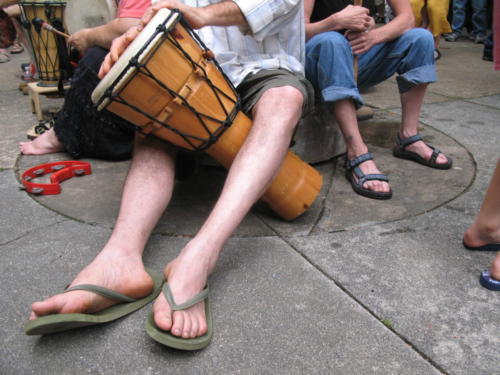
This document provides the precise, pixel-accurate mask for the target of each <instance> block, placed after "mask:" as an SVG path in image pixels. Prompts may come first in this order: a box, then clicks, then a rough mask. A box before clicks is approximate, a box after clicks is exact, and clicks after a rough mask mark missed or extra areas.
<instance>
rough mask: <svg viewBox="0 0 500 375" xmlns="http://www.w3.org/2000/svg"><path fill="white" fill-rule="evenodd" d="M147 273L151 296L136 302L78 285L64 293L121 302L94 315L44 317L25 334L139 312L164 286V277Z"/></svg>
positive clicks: (25, 330)
mask: <svg viewBox="0 0 500 375" xmlns="http://www.w3.org/2000/svg"><path fill="white" fill-rule="evenodd" d="M146 272H147V273H148V274H149V275H150V276H151V278H152V279H153V282H154V287H153V291H152V292H151V294H149V295H147V296H146V297H144V298H141V299H138V300H136V299H134V298H130V297H127V296H125V295H123V294H120V293H117V292H115V291H113V290H110V289H106V288H103V287H100V286H97V285H88V284H84V285H76V286H74V287H71V288H68V289H66V290H65V291H64V292H69V291H73V290H87V291H90V292H94V293H97V294H100V295H102V296H104V297H106V298H109V299H113V300H116V301H119V302H120V303H119V304H117V305H113V306H110V307H108V308H107V309H104V310H102V311H99V312H96V313H93V314H83V313H73V314H53V315H46V316H42V317H40V318H38V319H35V320H30V321H29V322H28V323H27V324H26V326H25V328H24V332H25V333H26V334H27V335H30V336H33V335H45V334H49V333H56V332H62V331H66V330H69V329H74V328H80V327H85V326H90V325H96V324H102V323H109V322H111V321H113V320H116V319H119V318H121V317H123V316H125V315H128V314H130V313H132V312H134V311H136V310H139V309H140V308H141V307H143V306H144V305H146V304H148V303H149V302H151V301H152V300H153V299H155V298H156V297H157V296H158V294H160V292H161V286H162V285H163V275H161V274H159V273H157V272H154V271H153V270H150V269H147V268H146Z"/></svg>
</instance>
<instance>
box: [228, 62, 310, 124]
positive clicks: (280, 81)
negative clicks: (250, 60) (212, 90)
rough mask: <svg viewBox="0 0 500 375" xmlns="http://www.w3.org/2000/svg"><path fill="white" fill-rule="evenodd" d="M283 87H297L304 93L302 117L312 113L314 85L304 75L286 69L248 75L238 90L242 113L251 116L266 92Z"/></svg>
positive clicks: (262, 71)
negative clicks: (254, 107)
mask: <svg viewBox="0 0 500 375" xmlns="http://www.w3.org/2000/svg"><path fill="white" fill-rule="evenodd" d="M282 86H292V87H295V88H296V89H297V90H299V91H300V92H301V93H302V96H303V97H304V104H303V105H302V117H304V116H305V115H307V114H308V113H309V112H310V111H312V109H313V107H314V88H313V86H312V84H311V83H310V82H309V81H308V80H307V79H306V78H305V77H304V76H303V75H301V74H298V73H292V72H290V71H288V70H285V69H269V70H261V71H259V72H257V73H251V74H249V75H247V76H246V77H245V79H243V81H242V82H241V83H240V84H239V85H238V87H237V88H236V91H237V92H238V94H239V96H240V100H241V109H242V111H243V112H245V114H247V115H248V116H250V115H251V112H252V108H253V106H254V105H255V104H256V103H257V101H258V100H259V98H260V97H261V96H262V94H263V93H264V92H265V91H266V90H268V89H270V88H273V87H282Z"/></svg>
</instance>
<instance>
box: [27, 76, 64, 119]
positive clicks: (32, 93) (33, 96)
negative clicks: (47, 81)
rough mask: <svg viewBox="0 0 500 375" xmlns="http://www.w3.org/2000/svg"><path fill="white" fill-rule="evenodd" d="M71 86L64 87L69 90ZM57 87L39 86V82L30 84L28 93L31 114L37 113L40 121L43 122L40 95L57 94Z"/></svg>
mask: <svg viewBox="0 0 500 375" xmlns="http://www.w3.org/2000/svg"><path fill="white" fill-rule="evenodd" d="M69 86H70V85H69V84H66V85H65V86H64V89H68V88H69ZM57 90H58V89H57V86H50V87H44V86H38V82H30V83H28V93H29V98H30V103H31V112H33V113H36V118H37V119H38V121H42V120H43V114H42V107H41V105H40V94H44V95H46V94H50V93H55V92H57Z"/></svg>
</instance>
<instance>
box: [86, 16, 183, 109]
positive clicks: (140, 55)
mask: <svg viewBox="0 0 500 375" xmlns="http://www.w3.org/2000/svg"><path fill="white" fill-rule="evenodd" d="M180 18H181V15H180V13H179V12H173V11H171V10H170V9H167V8H163V9H160V10H159V11H158V12H157V13H156V14H155V16H154V17H153V18H152V19H151V21H149V22H148V24H147V25H146V27H145V28H144V29H143V30H142V31H141V33H140V34H139V35H138V36H137V37H136V38H135V39H134V40H133V41H132V43H130V45H129V46H128V47H127V48H126V49H125V51H124V52H123V54H122V55H121V56H120V58H119V59H118V61H116V63H115V64H114V65H113V66H112V67H111V69H110V70H109V72H108V73H107V74H106V75H105V76H104V78H103V79H102V80H101V82H99V84H98V85H97V87H96V88H95V89H94V91H93V92H92V96H91V99H92V102H93V103H94V105H97V110H98V111H101V110H102V109H104V108H106V107H107V106H108V104H109V103H110V102H111V99H110V97H109V96H106V95H107V94H111V95H113V94H114V93H116V92H117V91H121V89H122V88H123V86H124V85H125V84H127V83H128V81H129V80H130V78H131V77H132V74H133V73H135V72H136V70H137V68H136V67H135V66H133V65H132V64H131V63H130V61H131V60H132V59H136V60H137V62H138V63H139V64H140V63H142V61H143V60H144V58H145V57H146V56H148V55H149V52H150V51H151V50H152V49H153V48H155V47H156V45H157V44H158V42H159V41H160V40H161V39H162V37H163V35H164V33H165V32H164V31H162V32H158V30H157V27H158V25H160V24H162V23H163V24H165V26H166V27H167V29H168V30H170V28H171V26H172V25H173V24H176V23H177V22H178V21H179V20H180ZM155 33H156V35H155ZM153 36H155V37H154V39H152V40H151V41H150V43H149V45H148V46H146V48H144V50H143V51H142V52H141V48H143V47H144V43H145V42H147V41H149V40H150V39H151V38H152V37H153ZM110 88H111V89H112V91H111V92H109V89H110Z"/></svg>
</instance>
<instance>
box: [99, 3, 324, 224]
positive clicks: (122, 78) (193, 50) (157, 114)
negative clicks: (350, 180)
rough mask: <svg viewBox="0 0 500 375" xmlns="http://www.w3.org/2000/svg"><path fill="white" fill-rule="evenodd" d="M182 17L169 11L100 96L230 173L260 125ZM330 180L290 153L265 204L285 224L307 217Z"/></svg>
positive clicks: (102, 102) (129, 52)
mask: <svg viewBox="0 0 500 375" xmlns="http://www.w3.org/2000/svg"><path fill="white" fill-rule="evenodd" d="M181 18H182V17H181V15H180V13H179V12H178V11H170V10H168V9H161V10H160V11H159V12H158V13H157V14H156V15H155V16H154V17H153V19H152V20H151V21H150V22H149V23H148V25H146V27H145V28H144V30H143V31H142V32H141V33H140V34H139V35H138V36H137V38H136V39H135V40H134V41H133V42H132V43H131V44H130V46H129V47H128V48H127V49H126V50H125V51H124V53H123V55H122V56H121V57H120V59H119V60H118V61H117V62H116V63H115V65H114V66H113V67H112V68H111V70H110V71H109V72H108V74H107V75H106V76H105V77H104V79H103V80H102V81H101V82H100V83H99V85H98V86H97V87H96V89H95V90H94V92H93V93H92V101H93V102H94V103H95V104H96V105H97V106H98V109H99V110H102V109H107V110H109V111H111V112H113V113H115V114H117V115H118V116H120V117H122V118H124V119H126V120H128V121H130V122H131V123H133V124H135V125H136V127H137V129H138V130H139V131H140V132H141V133H144V134H153V135H155V136H157V137H159V138H161V139H163V140H166V141H168V142H170V143H172V144H174V145H177V146H180V147H183V148H185V149H188V150H197V151H198V150H203V151H205V152H206V153H207V154H209V155H210V156H212V157H213V158H214V159H215V160H217V161H218V162H219V163H221V164H222V165H223V166H224V167H226V168H229V166H230V165H231V163H232V161H233V160H234V158H235V156H236V154H237V153H238V151H239V149H240V148H241V146H242V144H243V142H244V140H245V138H246V136H247V135H248V133H249V131H250V128H251V125H252V122H251V120H250V119H249V118H248V117H247V116H246V115H245V114H244V113H243V112H241V111H240V108H239V107H240V103H239V98H238V96H237V94H236V91H235V90H234V87H233V85H232V84H231V82H230V81H229V79H228V78H227V77H226V76H225V75H224V73H223V71H222V69H221V68H220V67H219V65H218V64H217V62H216V61H215V60H214V58H213V53H212V52H211V51H209V50H208V49H207V48H206V47H205V46H204V45H203V43H202V42H201V40H199V38H198V36H197V35H196V34H195V33H194V32H193V31H192V30H191V29H190V28H189V26H188V25H187V24H186V23H185V22H183V21H182V20H181ZM322 181H323V179H322V176H321V175H320V174H319V173H318V172H317V171H316V170H315V169H314V168H313V167H311V166H310V165H309V164H307V163H305V162H304V161H302V160H301V159H300V158H299V157H298V156H296V155H295V154H293V153H292V152H289V153H288V154H287V156H286V157H285V160H284V162H283V165H282V167H281V169H280V171H279V173H278V175H277V176H276V178H275V179H274V180H273V182H272V184H271V185H270V187H269V188H268V189H267V190H266V192H265V193H264V195H263V197H262V200H264V201H265V202H266V203H268V205H269V206H270V207H271V208H272V209H273V210H274V211H275V212H276V213H278V214H279V215H280V216H281V217H283V218H284V219H287V220H291V219H294V218H295V217H297V216H299V215H300V214H302V213H303V212H304V211H305V210H307V209H308V208H309V207H310V205H311V204H312V203H313V202H314V200H315V199H316V197H317V195H318V193H319V191H320V190H321V186H322Z"/></svg>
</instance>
